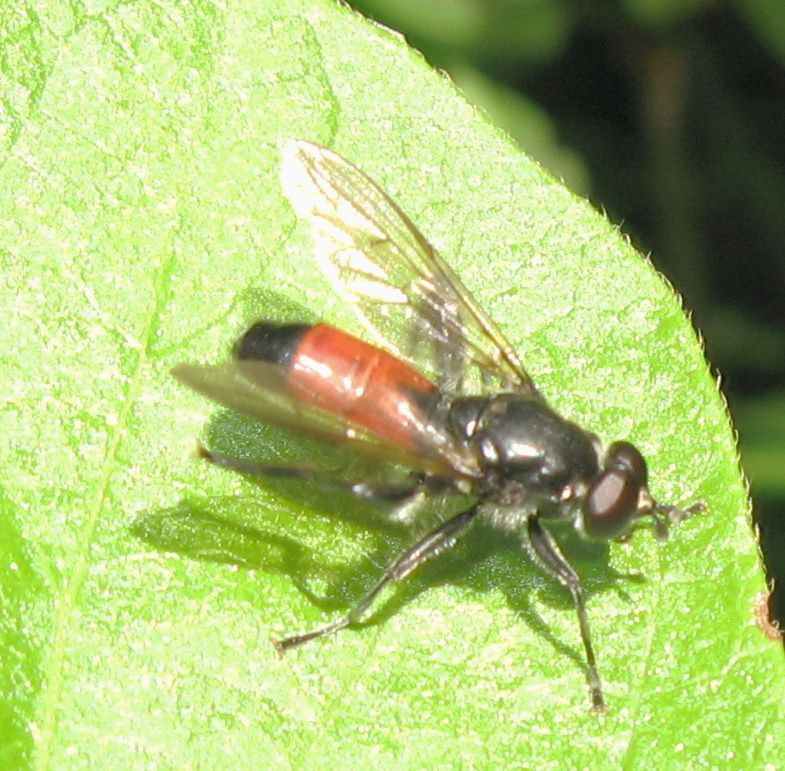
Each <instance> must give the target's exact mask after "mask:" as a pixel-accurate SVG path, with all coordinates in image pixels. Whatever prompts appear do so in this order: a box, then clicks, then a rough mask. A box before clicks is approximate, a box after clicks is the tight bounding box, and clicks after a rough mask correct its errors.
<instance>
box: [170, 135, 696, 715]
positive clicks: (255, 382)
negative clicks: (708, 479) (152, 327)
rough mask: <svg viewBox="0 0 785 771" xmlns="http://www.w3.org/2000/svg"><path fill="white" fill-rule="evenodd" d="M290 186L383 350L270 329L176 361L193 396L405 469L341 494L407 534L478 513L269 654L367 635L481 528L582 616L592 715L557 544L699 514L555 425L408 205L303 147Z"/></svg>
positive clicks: (575, 585)
mask: <svg viewBox="0 0 785 771" xmlns="http://www.w3.org/2000/svg"><path fill="white" fill-rule="evenodd" d="M281 180H282V184H283V187H284V192H285V193H286V195H287V197H288V198H289V200H290V201H291V204H292V206H293V207H294V209H295V211H296V212H297V214H298V215H300V216H301V217H303V218H305V219H306V220H308V221H309V222H310V223H311V226H312V230H313V235H314V240H315V244H316V254H317V257H318V260H319V263H320V266H321V267H322V269H323V271H324V273H325V274H326V275H327V277H328V278H329V280H330V281H331V283H332V285H333V287H334V288H335V290H336V291H337V293H338V294H339V295H340V296H341V297H342V298H344V299H345V300H347V301H349V302H350V303H351V306H352V308H353V309H354V311H355V312H356V314H357V316H358V317H359V320H360V321H361V322H362V324H363V326H364V328H365V329H366V330H367V332H368V334H369V336H370V337H371V339H372V340H373V342H372V343H371V342H365V341H363V340H361V339H358V338H357V337H354V336H352V335H350V334H348V333H346V332H343V331H341V330H339V329H336V328H334V327H332V326H329V325H328V324H324V323H319V324H315V325H314V324H279V323H275V322H273V321H259V322H257V323H255V324H253V326H251V327H250V329H248V330H247V331H246V332H245V334H244V335H243V336H242V337H241V338H240V339H239V340H238V341H237V343H236V344H235V347H234V355H233V359H232V361H231V362H230V363H227V364H223V365H217V366H199V365H191V364H182V365H180V366H178V367H176V368H175V369H174V371H173V373H174V375H175V376H176V377H177V378H178V379H179V380H181V381H182V382H183V383H185V384H186V385H188V386H190V387H191V388H193V389H195V390H196V391H199V392H200V393H202V394H204V395H206V396H208V397H210V398H211V399H214V400H215V401H216V402H218V403H220V404H222V405H224V406H226V407H229V408H231V409H233V410H237V411H239V412H241V413H244V414H246V415H249V416H251V417H253V418H255V419H257V420H259V421H262V422H264V423H268V424H273V425H278V426H282V427H285V428H289V429H294V430H296V431H301V432H304V433H307V434H308V435H310V436H314V437H317V438H318V439H321V440H323V441H324V442H326V443H328V444H332V445H340V446H343V447H346V448H349V449H351V450H354V451H356V452H357V453H359V454H361V455H363V456H365V457H369V458H372V459H374V460H377V461H381V462H383V463H389V464H396V465H397V466H402V467H404V468H405V469H407V470H408V472H407V473H408V476H407V481H406V482H405V484H402V485H401V486H398V487H396V486H392V487H391V486H389V485H387V486H385V485H379V486H376V485H374V484H372V483H368V482H362V481H357V482H354V483H347V489H348V490H349V491H350V492H351V493H353V494H354V495H356V496H358V497H360V498H365V499H375V498H382V499H386V500H389V501H391V502H392V503H393V510H392V513H391V515H392V516H394V517H397V519H399V520H402V521H413V520H414V519H415V518H416V517H417V516H418V512H419V511H421V510H422V507H423V505H424V504H425V503H426V502H427V500H428V498H429V497H430V496H433V495H436V494H438V495H445V494H451V493H452V494H455V495H462V496H468V497H470V499H471V500H472V503H471V505H470V506H469V507H468V508H466V509H465V510H464V511H462V512H460V513H459V514H457V515H455V516H452V517H450V518H447V519H446V520H444V521H442V522H441V523H440V524H439V525H438V527H436V528H435V529H434V530H432V532H430V533H428V535H426V536H425V537H424V538H422V539H421V540H420V541H418V542H417V543H415V544H414V545H413V546H412V547H411V548H410V549H408V550H407V551H406V552H405V553H404V554H402V555H401V556H400V557H398V559H396V560H395V561H394V562H393V563H392V565H390V566H389V567H388V569H387V570H386V571H385V572H384V574H383V575H382V576H381V578H380V579H379V580H378V582H377V583H376V584H375V585H374V586H373V587H372V588H371V589H370V590H369V591H368V592H367V593H366V594H365V595H364V596H363V597H362V598H361V599H360V600H359V602H358V603H357V604H356V605H355V606H354V607H353V608H352V609H351V610H350V611H349V613H348V614H347V615H345V616H344V617H342V618H340V619H338V620H337V621H335V622H334V623H332V624H329V625H327V626H324V627H322V628H320V629H317V630H315V631H311V632H306V633H304V634H298V635H294V636H292V637H288V638H286V639H283V640H280V641H278V642H277V643H276V646H277V648H278V649H279V651H285V650H288V649H290V648H294V647H296V646H298V645H302V644H304V643H307V642H309V641H311V640H315V639H317V638H320V637H325V636H327V635H331V634H333V633H335V632H338V631H339V630H341V629H344V628H345V627H348V626H351V625H352V624H353V623H355V622H357V621H359V620H360V619H361V617H362V616H363V615H364V614H365V612H366V611H367V610H368V609H369V608H370V606H371V605H372V603H373V602H374V600H375V599H376V597H377V596H378V595H379V593H380V592H381V591H382V589H383V588H384V587H386V586H387V585H388V584H390V583H392V582H395V581H401V580H402V579H404V578H406V576H408V575H409V574H410V573H412V571H414V570H416V569H417V568H418V567H419V566H420V565H422V564H423V563H424V562H426V561H427V560H428V559H429V558H431V557H434V556H436V555H438V554H440V553H441V552H443V551H445V550H446V549H448V548H449V547H451V546H452V545H453V544H454V543H455V542H456V541H457V540H458V539H459V538H461V537H463V536H465V535H467V534H468V532H469V531H470V529H471V526H472V524H473V523H475V522H476V521H477V520H480V519H484V520H486V521H487V522H489V523H491V525H493V526H494V527H497V528H499V529H501V530H504V531H508V532H510V533H513V534H515V535H517V536H519V537H521V538H522V540H523V542H524V544H525V546H526V549H527V551H528V553H529V555H530V556H531V558H532V559H533V560H534V562H535V563H537V564H538V565H539V566H540V567H541V568H542V569H543V570H544V572H545V573H546V574H548V575H550V576H551V577H552V578H553V579H555V580H556V581H558V582H559V583H560V584H562V585H563V586H564V587H566V588H567V589H568V590H569V591H570V593H571V595H572V600H573V603H574V606H575V610H576V612H577V616H578V625H579V628H580V634H581V639H582V641H583V647H584V649H585V654H586V661H587V669H588V682H589V688H590V692H591V701H592V705H593V707H594V708H596V709H601V708H603V706H604V700H603V693H602V685H601V681H600V676H599V673H598V670H597V662H596V657H595V654H594V648H593V646H592V641H591V636H590V633H589V621H588V616H587V612H586V600H585V594H584V590H583V587H582V585H581V581H580V578H579V576H578V574H577V573H576V571H575V570H574V569H573V568H572V566H571V565H570V564H569V562H568V561H567V559H566V558H565V557H564V555H563V554H562V551H561V549H560V548H559V545H558V543H557V541H556V539H555V537H554V535H553V534H552V533H551V532H550V531H549V524H550V523H553V522H554V521H557V520H562V521H564V520H567V521H568V522H571V523H572V524H573V526H574V527H575V528H576V530H578V531H579V533H581V534H582V535H584V536H586V537H588V538H594V539H605V540H621V539H625V538H626V537H628V536H629V535H630V533H631V531H632V529H633V528H634V527H636V526H638V525H640V524H642V523H644V522H649V523H651V524H652V525H653V528H654V531H655V534H656V536H657V537H658V538H659V539H660V540H664V539H665V538H666V537H667V534H668V527H669V525H671V524H675V523H678V522H680V521H681V520H683V519H685V518H686V517H688V516H690V515H691V514H694V513H696V512H698V511H701V510H702V509H703V506H702V504H695V505H693V506H691V507H688V508H683V509H681V508H677V507H675V506H666V505H662V504H659V503H656V502H655V501H654V500H653V499H652V496H651V495H650V493H649V490H648V479H647V467H646V462H645V460H644V459H643V457H642V455H641V453H640V452H639V451H638V450H637V449H636V448H635V447H634V446H633V445H632V444H630V443H629V442H625V441H617V442H614V443H613V444H611V445H610V446H609V447H608V448H607V449H605V450H603V448H602V446H601V444H600V442H599V440H598V438H597V437H596V436H595V435H594V434H592V433H590V432H588V431H585V430H584V429H582V428H580V427H579V426H578V425H576V424H575V423H573V422H571V421H569V420H566V419H565V418H563V417H561V416H560V415H559V414H558V413H556V412H555V411H554V410H553V409H552V408H551V407H550V406H549V405H548V403H547V402H546V400H545V399H544V398H543V396H542V394H541V393H540V392H539V390H538V389H537V387H536V386H535V384H534V382H533V381H532V380H531V378H530V377H529V376H528V375H527V374H526V372H525V370H524V368H523V366H522V365H521V363H520V361H519V359H518V357H517V355H516V353H515V351H514V349H513V348H512V346H511V345H510V344H509V343H508V342H507V340H506V339H505V338H504V336H503V335H502V333H501V332H500V331H499V329H498V328H497V326H496V325H495V324H494V322H493V321H492V320H491V319H490V318H489V317H488V316H487V315H486V314H485V313H484V312H483V311H482V310H481V308H480V307H479V305H478V304H477V302H476V301H475V300H474V299H473V298H472V296H471V295H470V294H469V292H468V291H467V289H466V288H465V287H464V286H463V284H462V283H461V282H460V280H459V279H458V277H457V276H456V275H455V273H453V271H452V270H451V269H450V267H449V266H448V265H447V264H446V263H445V262H444V260H443V259H442V257H441V256H440V255H439V254H438V253H437V252H436V250H435V249H434V248H433V247H432V246H431V245H430V244H429V243H428V241H427V240H426V239H425V237H424V236H423V235H422V234H421V233H420V231H419V230H418V229H417V228H416V227H415V226H414V224H413V223H412V222H411V220H410V219H409V218H408V217H407V216H406V214H404V212H403V211H402V210H401V209H400V208H399V207H398V205H397V204H396V203H395V202H394V201H392V200H391V199H390V197H389V196H387V195H386V194H385V193H384V192H383V191H382V190H381V188H379V187H378V186H377V185H376V184H375V183H374V182H373V181H372V180H370V179H369V178H368V177H367V176H366V175H365V174H364V173H363V172H362V171H360V170H359V169H358V168H356V167H355V166H354V165H352V164H351V163H349V162H348V161H347V160H345V159H344V158H342V157H341V156H340V155H338V154H337V153H335V152H333V151H332V150H328V149H326V148H324V147H321V146H319V145H316V144H312V143H311V142H306V141H301V140H293V141H290V142H289V143H287V145H286V146H285V148H284V150H283V162H282V167H281ZM202 455H203V457H205V458H206V459H207V460H209V461H211V462H213V463H215V464H217V465H219V466H222V467H225V468H230V469H234V470H236V471H240V472H243V473H246V474H256V475H259V476H290V477H302V478H318V477H320V476H321V472H318V471H316V470H314V469H308V468H294V467H291V466H277V467H276V466H263V465H254V464H248V463H245V462H242V461H238V460H235V459H232V458H229V457H226V456H223V455H219V454H217V453H212V452H210V451H209V450H207V449H204V448H203V449H202Z"/></svg>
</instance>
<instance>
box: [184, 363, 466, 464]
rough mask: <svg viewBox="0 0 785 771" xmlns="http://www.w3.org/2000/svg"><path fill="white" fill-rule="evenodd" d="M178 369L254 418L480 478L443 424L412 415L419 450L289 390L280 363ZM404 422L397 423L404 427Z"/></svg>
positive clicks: (392, 459) (383, 456) (365, 451)
mask: <svg viewBox="0 0 785 771" xmlns="http://www.w3.org/2000/svg"><path fill="white" fill-rule="evenodd" d="M172 374H173V375H174V376H175V377H176V378H177V379H178V380H179V381H180V382H182V383H184V384H185V385H187V386H189V387H190V388H193V389H194V390H195V391H198V392H199V393H201V394H203V395H204V396H207V397H208V398H210V399H212V400H213V401H216V402H218V403H219V404H222V405H223V406H224V407H228V408H229V409H232V410H235V411H237V412H240V413H242V414H244V415H247V416H249V417H251V418H255V419H256V420H259V421H261V422H262V423H269V424H272V425H275V426H280V427H282V428H288V429H291V430H293V431H297V432H299V433H301V434H304V435H305V436H311V437H313V438H314V439H318V440H321V441H323V442H325V443H326V444H329V445H333V446H339V447H344V448H347V449H350V450H352V451H355V452H357V453H360V454H362V455H365V456H368V457H370V458H374V459H376V460H381V461H386V462H389V463H397V464H399V465H402V466H407V467H408V468H411V469H415V470H417V471H425V472H428V473H431V474H436V475H438V476H446V477H458V478H474V477H476V476H478V475H479V469H478V468H477V465H476V462H475V461H474V460H473V459H472V458H471V457H470V456H469V455H468V454H466V453H465V452H463V451H462V450H461V448H460V447H459V446H457V445H456V444H455V443H454V441H453V440H452V438H451V437H450V436H449V435H448V434H447V433H446V432H445V431H444V430H443V429H442V428H440V427H439V426H437V425H435V424H431V423H429V422H427V421H426V420H425V419H422V418H418V417H416V416H415V415H412V416H411V418H410V423H409V425H408V426H407V428H408V429H409V430H410V431H411V432H412V433H413V435H414V436H416V437H417V438H418V439H421V440H422V442H421V443H420V446H418V448H417V449H416V450H410V449H407V448H405V447H402V446H400V445H397V444H394V443H391V442H390V441H389V440H385V439H384V438H383V437H381V436H377V435H376V434H374V433H373V432H371V431H369V430H367V429H366V428H364V427H363V426H359V425H357V424H355V423H352V422H351V421H349V420H347V419H346V418H344V417H343V416H341V415H339V414H337V413H333V412H328V411H326V410H322V409H319V408H318V407H316V406H313V405H311V404H308V403H307V402H306V401H303V400H302V398H295V397H292V396H290V395H289V394H288V393H287V383H286V373H285V372H284V370H283V369H282V367H280V366H279V365H276V364H270V363H269V362H262V361H256V360H253V361H250V360H244V361H232V362H228V363H226V364H219V365H215V366H200V365H195V364H179V365H178V366H176V367H175V368H174V369H173V370H172ZM400 427H401V424H398V425H397V428H399V429H400Z"/></svg>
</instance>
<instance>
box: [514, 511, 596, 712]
mask: <svg viewBox="0 0 785 771" xmlns="http://www.w3.org/2000/svg"><path fill="white" fill-rule="evenodd" d="M526 539H527V542H528V544H527V545H528V546H529V547H530V548H529V551H530V553H531V554H532V555H533V556H534V558H535V560H536V562H537V564H539V566H540V567H541V568H542V569H543V570H544V571H545V572H546V573H547V574H548V575H550V576H552V577H553V578H555V579H556V580H557V581H558V582H559V583H560V584H561V585H562V586H566V587H567V588H568V589H569V590H570V594H572V601H573V603H574V604H575V610H576V611H577V613H578V625H579V626H580V630H581V639H582V640H583V647H584V650H585V651H586V663H587V664H588V668H589V671H588V675H589V688H590V689H591V702H592V707H593V708H594V709H595V710H603V709H605V701H604V699H603V697H602V683H601V682H600V675H599V672H598V671H597V660H596V658H595V656H594V648H593V647H592V644H591V635H590V634H589V617H588V615H587V614H586V598H585V596H584V593H583V587H582V586H581V580H580V578H579V576H578V574H577V573H576V572H575V570H574V569H573V567H572V566H571V565H570V563H569V562H567V560H566V558H565V557H564V555H563V554H562V553H561V549H559V546H558V544H557V543H556V540H555V539H554V538H553V536H552V535H551V534H550V533H549V532H548V531H547V530H544V529H543V527H542V525H541V524H540V520H539V518H538V516H537V515H536V514H535V515H533V516H531V517H529V518H528V519H527V520H526Z"/></svg>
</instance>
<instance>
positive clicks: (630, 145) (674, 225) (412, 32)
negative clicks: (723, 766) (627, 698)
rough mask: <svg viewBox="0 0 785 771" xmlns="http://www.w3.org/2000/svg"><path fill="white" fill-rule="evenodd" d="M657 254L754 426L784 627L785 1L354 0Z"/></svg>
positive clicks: (753, 459)
mask: <svg viewBox="0 0 785 771" xmlns="http://www.w3.org/2000/svg"><path fill="white" fill-rule="evenodd" d="M352 5H354V7H355V8H356V9H357V10H359V11H361V12H362V13H364V14H365V15H366V16H369V17H371V18H373V19H376V20H377V21H379V22H381V23H382V24H384V25H386V26H388V27H391V28H393V29H396V30H398V31H399V32H402V33H403V34H404V35H405V36H406V38H407V39H408V40H409V42H410V43H411V44H412V45H413V46H414V47H415V48H417V49H419V50H420V51H422V52H423V53H424V54H425V56H426V58H427V59H428V60H429V61H430V62H431V64H433V65H435V66H437V67H440V68H442V69H444V70H446V71H447V72H448V73H449V74H450V76H451V78H452V79H453V80H454V81H455V82H456V83H457V85H458V86H459V87H460V88H461V89H462V90H463V92H464V93H465V94H466V96H467V97H468V98H469V99H470V100H471V101H473V102H474V103H475V104H477V105H478V106H480V107H481V108H482V109H484V110H485V112H486V113H488V114H489V116H490V117H491V118H492V120H494V121H495V122H496V123H497V124H498V125H499V126H501V127H502V128H503V129H505V130H506V131H507V132H508V133H509V134H510V135H511V136H512V137H513V138H514V139H515V140H516V141H517V142H518V143H519V144H520V146H521V147H522V148H523V149H524V150H526V151H527V152H528V153H529V154H530V155H532V156H533V157H535V158H536V159H537V160H539V161H540V163H542V165H543V166H545V167H546V168H548V169H550V170H551V171H552V172H553V173H554V174H555V175H556V176H558V177H560V178H562V179H563V180H564V181H565V183H566V184H567V185H568V186H569V187H571V188H572V189H573V190H575V192H577V193H579V194H581V195H583V196H585V197H587V198H589V199H590V200H591V201H592V202H593V203H594V204H595V205H596V206H597V207H598V208H602V209H604V210H605V211H607V213H608V216H609V217H610V218H611V220H613V221H614V222H615V223H617V224H620V225H621V226H622V229H623V230H624V231H625V232H626V233H627V234H628V235H629V236H630V238H631V239H632V241H633V243H634V244H635V245H636V247H637V248H638V249H639V250H640V251H642V252H644V253H649V252H650V253H651V254H652V259H653V262H654V263H655V265H656V266H657V267H658V268H659V269H660V270H661V271H662V272H663V273H665V274H666V275H667V276H668V277H669V278H670V280H671V281H672V283H673V284H674V286H675V287H677V289H678V291H679V292H680V293H681V294H682V295H683V297H684V303H685V306H686V307H687V308H689V309H690V311H691V312H692V314H693V320H694V322H695V325H696V326H697V327H698V329H699V330H701V332H702V333H703V335H704V337H705V343H706V352H707V356H708V358H709V360H710V361H711V362H712V364H713V366H714V367H715V369H716V371H717V372H718V373H721V375H722V383H723V390H724V392H725V394H726V396H727V398H728V401H729V405H730V410H731V415H732V416H733V419H734V421H735V424H736V428H737V430H738V432H739V436H740V443H741V453H742V462H743V465H744V469H745V471H746V472H747V474H748V476H749V478H750V481H751V485H752V494H753V501H754V507H755V516H756V520H757V522H758V524H759V526H760V529H761V537H762V547H763V551H764V556H765V560H766V565H767V569H768V571H769V577H770V578H772V577H775V578H776V579H777V583H778V586H776V587H775V591H774V594H773V595H772V598H771V601H770V608H771V611H772V613H773V616H774V617H775V618H777V619H779V621H780V624H781V626H783V628H785V592H783V591H781V584H782V581H783V580H784V579H785V516H783V512H784V511H785V251H784V250H785V2H783V0H736V2H731V1H730V0H725V1H722V0H429V2H427V3H423V2H421V1H420V0H355V1H354V2H353V3H352Z"/></svg>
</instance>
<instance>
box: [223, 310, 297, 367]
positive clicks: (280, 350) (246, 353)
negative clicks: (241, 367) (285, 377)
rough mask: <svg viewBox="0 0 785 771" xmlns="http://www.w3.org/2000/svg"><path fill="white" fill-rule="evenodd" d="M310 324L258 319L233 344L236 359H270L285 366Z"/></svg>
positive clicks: (289, 361)
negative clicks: (282, 322)
mask: <svg viewBox="0 0 785 771" xmlns="http://www.w3.org/2000/svg"><path fill="white" fill-rule="evenodd" d="M310 328H311V325H310V324H275V323H273V322H269V321H259V322H257V323H256V324H254V325H253V326H252V327H250V329H248V331H247V332H246V333H245V334H244V335H243V336H242V337H241V338H240V339H239V340H238V341H237V342H236V343H235V344H234V356H235V358H236V359H240V360H244V359H256V360H257V361H271V362H273V363H274V364H282V365H284V366H287V365H288V364H290V363H291V360H292V357H293V356H294V354H295V353H296V352H297V349H298V347H299V345H300V341H301V340H302V339H303V337H304V335H305V333H306V332H307V331H308V330H309V329H310Z"/></svg>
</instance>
